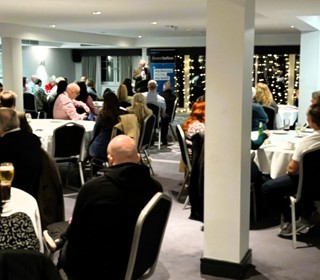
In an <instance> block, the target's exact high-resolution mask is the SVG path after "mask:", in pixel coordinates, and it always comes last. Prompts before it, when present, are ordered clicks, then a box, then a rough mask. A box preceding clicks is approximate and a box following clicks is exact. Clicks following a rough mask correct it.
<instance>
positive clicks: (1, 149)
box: [0, 108, 42, 198]
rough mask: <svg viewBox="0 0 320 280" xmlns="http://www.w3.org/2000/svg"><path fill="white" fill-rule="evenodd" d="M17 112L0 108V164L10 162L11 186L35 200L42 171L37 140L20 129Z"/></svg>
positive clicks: (39, 143) (39, 144) (29, 133)
mask: <svg viewBox="0 0 320 280" xmlns="http://www.w3.org/2000/svg"><path fill="white" fill-rule="evenodd" d="M19 126H20V122H19V118H18V115H17V112H16V111H15V110H14V109H11V108H0V162H12V164H13V166H14V178H13V181H12V186H13V187H16V188H19V189H21V190H23V191H25V192H27V193H29V194H31V195H32V196H33V197H35V198H37V192H38V185H39V179H40V174H41V170H42V167H41V166H42V165H41V154H40V148H41V142H40V140H39V138H38V137H37V136H36V135H34V134H32V133H31V132H28V131H26V130H22V129H20V127H19Z"/></svg>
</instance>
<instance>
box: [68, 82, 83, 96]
mask: <svg viewBox="0 0 320 280" xmlns="http://www.w3.org/2000/svg"><path fill="white" fill-rule="evenodd" d="M66 92H67V93H68V96H69V98H70V99H76V98H77V96H78V95H79V93H80V87H79V86H78V85H77V84H76V83H71V84H68V86H67V89H66Z"/></svg>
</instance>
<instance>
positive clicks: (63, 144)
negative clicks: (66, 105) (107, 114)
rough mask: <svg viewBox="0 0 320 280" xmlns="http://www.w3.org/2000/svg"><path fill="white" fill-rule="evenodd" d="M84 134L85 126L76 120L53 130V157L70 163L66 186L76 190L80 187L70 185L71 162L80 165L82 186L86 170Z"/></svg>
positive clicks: (57, 160) (58, 161)
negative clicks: (83, 152)
mask: <svg viewBox="0 0 320 280" xmlns="http://www.w3.org/2000/svg"><path fill="white" fill-rule="evenodd" d="M84 136H85V128H84V127H83V126H82V125H80V124H77V123H74V122H69V123H67V124H65V125H62V126H59V127H57V128H56V129H55V130H54V131H53V145H52V154H53V158H54V160H55V161H56V162H57V163H63V162H68V163H69V164H68V171H67V177H66V183H65V186H66V187H67V188H70V189H72V190H76V191H78V189H76V188H71V187H69V186H68V182H69V171H70V165H71V163H74V164H77V165H78V166H79V174H80V183H81V186H82V185H83V184H84V174H83V173H84V172H83V167H82V157H83V156H82V150H83V142H84Z"/></svg>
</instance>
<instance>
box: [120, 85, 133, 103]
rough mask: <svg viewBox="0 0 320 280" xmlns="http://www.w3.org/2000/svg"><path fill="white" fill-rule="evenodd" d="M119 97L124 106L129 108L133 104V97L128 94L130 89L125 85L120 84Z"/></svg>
mask: <svg viewBox="0 0 320 280" xmlns="http://www.w3.org/2000/svg"><path fill="white" fill-rule="evenodd" d="M117 97H118V99H119V103H120V106H121V107H122V108H127V107H129V106H131V101H132V97H131V96H128V90H127V87H126V86H125V85H123V84H121V85H119V87H118V90H117Z"/></svg>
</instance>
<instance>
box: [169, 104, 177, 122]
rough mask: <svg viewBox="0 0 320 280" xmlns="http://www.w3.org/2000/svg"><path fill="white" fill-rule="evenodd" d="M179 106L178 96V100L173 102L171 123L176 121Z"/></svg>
mask: <svg viewBox="0 0 320 280" xmlns="http://www.w3.org/2000/svg"><path fill="white" fill-rule="evenodd" d="M177 106H178V98H176V100H175V101H174V104H173V110H172V114H171V116H170V123H172V122H173V121H174V118H175V116H176V110H177Z"/></svg>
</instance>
